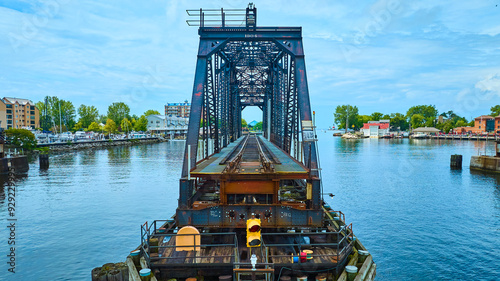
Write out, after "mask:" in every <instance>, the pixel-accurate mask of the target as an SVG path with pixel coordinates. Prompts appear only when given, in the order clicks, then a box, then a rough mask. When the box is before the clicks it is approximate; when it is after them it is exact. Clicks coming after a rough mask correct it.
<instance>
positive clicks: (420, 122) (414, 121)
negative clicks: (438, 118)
mask: <svg viewBox="0 0 500 281" xmlns="http://www.w3.org/2000/svg"><path fill="white" fill-rule="evenodd" d="M410 124H411V128H412V129H416V128H418V127H423V126H424V124H425V117H424V116H423V115H421V114H413V115H412V116H411V120H410Z"/></svg>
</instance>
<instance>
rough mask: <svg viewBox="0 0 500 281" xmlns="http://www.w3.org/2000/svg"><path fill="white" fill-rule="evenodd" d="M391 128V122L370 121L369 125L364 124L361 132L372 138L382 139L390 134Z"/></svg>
mask: <svg viewBox="0 0 500 281" xmlns="http://www.w3.org/2000/svg"><path fill="white" fill-rule="evenodd" d="M389 127H390V123H389V120H380V121H368V123H364V124H363V127H362V128H361V132H363V135H365V136H367V137H370V138H380V137H383V136H384V135H388V134H389Z"/></svg>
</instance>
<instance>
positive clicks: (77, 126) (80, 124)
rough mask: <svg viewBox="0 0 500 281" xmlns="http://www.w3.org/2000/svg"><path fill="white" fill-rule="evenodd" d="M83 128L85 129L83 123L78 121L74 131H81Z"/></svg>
mask: <svg viewBox="0 0 500 281" xmlns="http://www.w3.org/2000/svg"><path fill="white" fill-rule="evenodd" d="M81 128H83V125H82V121H78V123H76V124H75V126H73V131H75V132H76V131H79V130H80V129H81Z"/></svg>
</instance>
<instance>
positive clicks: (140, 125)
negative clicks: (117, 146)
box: [134, 115, 148, 132]
mask: <svg viewBox="0 0 500 281" xmlns="http://www.w3.org/2000/svg"><path fill="white" fill-rule="evenodd" d="M134 130H135V131H137V132H145V131H147V130H148V119H147V118H146V116H144V115H141V117H139V119H137V121H136V122H135V124H134Z"/></svg>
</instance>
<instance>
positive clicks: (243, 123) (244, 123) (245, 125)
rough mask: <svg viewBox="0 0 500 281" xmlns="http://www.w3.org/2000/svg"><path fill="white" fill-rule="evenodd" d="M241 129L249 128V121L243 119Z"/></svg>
mask: <svg viewBox="0 0 500 281" xmlns="http://www.w3.org/2000/svg"><path fill="white" fill-rule="evenodd" d="M241 127H242V128H245V127H248V124H247V121H246V120H245V119H243V118H241Z"/></svg>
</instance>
